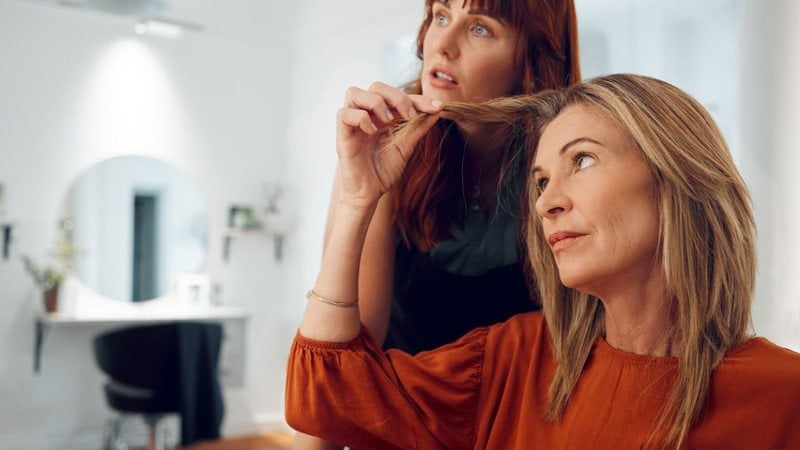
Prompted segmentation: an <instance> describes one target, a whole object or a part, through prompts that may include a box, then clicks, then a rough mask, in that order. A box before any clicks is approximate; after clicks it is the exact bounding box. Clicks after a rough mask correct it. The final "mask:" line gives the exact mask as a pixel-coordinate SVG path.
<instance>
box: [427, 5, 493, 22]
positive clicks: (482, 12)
mask: <svg viewBox="0 0 800 450" xmlns="http://www.w3.org/2000/svg"><path fill="white" fill-rule="evenodd" d="M463 1H464V3H467V1H468V0H463ZM433 3H439V4H440V5H442V6H444V7H445V8H447V9H450V0H435V1H434V2H433ZM467 14H470V15H473V16H486V17H488V18H490V19H494V20H496V21H498V22H500V24H501V25H503V26H506V21H505V20H503V19H502V18H501V17H497V16H495V15H493V14H491V13H489V10H487V9H485V8H470V9H469V10H467Z"/></svg>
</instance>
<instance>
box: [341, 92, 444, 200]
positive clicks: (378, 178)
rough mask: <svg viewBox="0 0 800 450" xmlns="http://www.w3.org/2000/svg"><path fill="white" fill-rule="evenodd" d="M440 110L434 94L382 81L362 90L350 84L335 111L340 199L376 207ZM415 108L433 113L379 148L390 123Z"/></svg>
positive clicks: (410, 115) (412, 113)
mask: <svg viewBox="0 0 800 450" xmlns="http://www.w3.org/2000/svg"><path fill="white" fill-rule="evenodd" d="M441 110H442V102H440V101H438V100H434V99H432V98H430V97H426V96H423V95H408V94H405V93H404V92H402V91H401V90H399V89H397V88H394V87H391V86H389V85H386V84H383V83H373V84H372V86H370V88H369V89H368V90H366V91H365V90H363V89H359V88H355V87H351V88H349V89H348V90H347V93H346V95H345V104H344V106H343V107H342V108H341V109H339V111H338V113H337V117H336V152H337V154H338V155H339V170H340V173H341V182H342V186H341V187H342V191H341V195H340V197H339V201H345V202H348V203H350V204H351V205H352V206H356V207H360V208H371V207H374V206H375V204H376V203H377V201H378V199H379V198H380V196H381V195H383V193H385V192H386V191H388V190H389V188H391V187H392V185H393V184H394V183H395V182H396V181H397V180H398V178H400V175H401V174H402V173H403V170H404V169H405V167H406V163H407V162H408V158H409V157H410V156H411V153H412V152H413V150H414V146H415V144H416V143H417V141H418V140H419V138H420V137H422V136H423V135H424V134H425V133H426V132H427V131H428V130H429V129H430V128H431V127H432V126H433V124H434V123H436V120H437V118H438V116H437V114H438V113H439V112H441ZM419 113H428V114H430V115H431V116H430V117H428V118H427V119H426V120H425V121H424V122H423V124H422V126H420V127H419V128H418V129H417V130H415V131H414V132H413V133H411V134H410V135H409V136H408V138H406V139H404V140H403V141H401V142H400V143H399V144H398V145H396V146H394V147H393V148H383V145H382V144H383V142H384V138H385V137H386V131H387V130H388V129H389V127H391V126H392V125H393V124H394V123H395V122H397V121H399V120H401V119H405V120H410V119H412V118H413V117H415V116H416V115H418V114H419Z"/></svg>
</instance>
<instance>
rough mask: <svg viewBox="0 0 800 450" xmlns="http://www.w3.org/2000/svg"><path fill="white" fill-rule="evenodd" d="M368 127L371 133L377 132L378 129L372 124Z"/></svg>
mask: <svg viewBox="0 0 800 450" xmlns="http://www.w3.org/2000/svg"><path fill="white" fill-rule="evenodd" d="M370 125H372V126H371V127H370V128H372V132H373V133H374V132H376V131H378V127H377V126H376V125H375V124H374V123H370Z"/></svg>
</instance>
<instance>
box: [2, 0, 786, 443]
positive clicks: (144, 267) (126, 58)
mask: <svg viewBox="0 0 800 450" xmlns="http://www.w3.org/2000/svg"><path fill="white" fill-rule="evenodd" d="M422 3H423V2H422V1H421V0H341V1H337V2H331V1H324V0H298V1H291V2H289V1H283V2H279V1H272V0H226V1H220V0H160V1H158V0H140V1H134V0H0V227H2V233H0V239H1V240H2V242H0V249H1V250H2V254H0V307H2V313H0V355H1V356H0V358H1V359H0V361H1V362H0V399H2V401H1V402H0V448H8V449H92V448H100V447H101V445H102V444H101V443H102V435H103V433H104V431H105V430H106V427H107V426H108V425H107V424H108V420H109V417H111V416H112V415H113V412H112V410H111V409H109V407H108V406H107V404H106V401H105V398H104V394H103V390H102V386H103V382H104V380H105V378H106V376H105V375H104V374H103V373H102V372H101V370H100V369H99V368H98V366H97V364H96V362H95V359H94V356H93V353H92V340H93V339H94V337H95V336H97V335H98V333H101V332H103V331H106V330H108V329H112V328H114V327H118V326H121V325H123V324H127V323H131V322H133V323H145V322H151V321H164V320H168V319H169V318H170V317H173V316H174V317H181V318H186V317H196V318H199V319H202V320H220V321H222V322H223V323H224V324H225V330H226V335H225V336H226V337H225V338H224V339H223V343H222V355H221V357H220V358H221V379H222V385H223V388H222V393H223V396H224V400H225V409H226V412H225V419H224V422H223V425H222V434H223V435H224V436H246V435H255V434H261V433H265V432H270V431H276V430H284V429H285V424H284V422H283V382H284V368H285V359H286V356H287V353H288V347H289V343H290V342H291V339H292V337H293V335H294V333H295V330H296V326H297V323H298V322H299V318H300V314H301V312H302V310H303V307H304V304H305V299H304V294H305V292H306V290H307V289H308V288H309V287H310V286H311V285H312V284H313V282H314V279H315V276H316V272H317V267H318V262H319V257H320V249H321V242H322V231H323V226H324V220H325V215H326V210H327V202H328V198H329V194H330V187H331V183H332V178H333V173H334V168H335V163H336V158H335V149H334V131H335V129H334V119H335V114H336V110H337V109H338V108H339V107H340V106H341V103H342V100H343V97H344V92H345V89H346V88H347V87H349V86H360V87H367V86H368V85H369V84H370V83H371V82H373V81H376V80H381V81H384V82H387V83H390V84H395V85H399V84H401V83H403V82H404V81H408V80H410V79H412V78H413V77H414V75H415V74H416V71H417V70H418V69H419V66H418V62H417V59H416V56H415V49H414V40H415V36H416V32H417V28H418V26H419V23H420V21H421V19H422V17H423V11H422ZM576 4H577V9H578V22H579V27H580V47H581V63H582V71H583V75H584V77H585V78H588V77H592V76H597V75H602V74H607V73H613V72H634V73H640V74H646V75H651V76H654V77H657V78H662V79H664V80H666V81H669V82H671V83H673V84H676V85H677V86H679V87H681V88H683V89H684V90H686V91H688V92H689V93H690V94H692V95H693V96H695V97H696V98H697V99H699V100H700V101H701V102H702V103H703V104H704V105H705V106H706V107H707V108H708V109H709V110H710V111H711V113H712V114H713V115H714V117H715V118H716V119H717V121H718V123H719V125H720V127H721V128H722V130H723V133H724V134H725V136H726V139H727V140H728V144H729V146H730V148H731V151H732V152H733V154H734V157H735V159H736V161H737V164H738V165H739V168H740V170H741V171H742V173H743V174H744V176H745V178H746V180H747V182H748V184H749V186H750V188H751V192H752V197H753V202H754V204H755V209H756V213H757V220H758V226H759V267H760V269H759V282H758V293H757V299H756V304H755V310H754V323H755V332H756V334H758V335H761V336H766V337H768V338H770V339H772V340H774V341H775V342H777V343H778V344H780V345H783V346H786V347H789V348H792V349H794V350H800V271H799V270H800V269H798V268H799V267H800V174H798V173H797V172H794V169H796V168H800V151H798V150H797V137H796V132H797V129H798V127H800V86H798V84H797V83H798V81H797V80H800V57H798V56H800V1H798V0H770V1H768V2H764V1H757V0H702V1H699V2H698V1H694V0H602V1H601V0H576ZM137 170H138V171H139V172H137ZM137 174H140V175H137ZM141 174H145V175H141ZM121 199H122V200H121ZM131 200H133V201H132V202H131ZM123 204H124V205H129V204H133V205H134V206H133V207H129V206H127V207H125V208H120V205H123ZM153 236H155V237H153ZM22 256H28V257H29V258H30V260H31V261H34V262H36V264H38V265H39V268H41V267H42V266H43V265H45V264H52V265H54V266H55V267H56V268H59V267H61V268H62V269H63V266H65V265H66V266H69V267H68V268H67V269H65V270H62V272H64V273H65V274H66V275H67V276H66V278H65V279H64V280H60V281H61V282H60V283H59V295H58V300H59V307H58V312H57V313H54V314H47V313H45V312H44V310H43V308H44V307H43V305H42V291H45V290H47V288H48V287H49V286H48V285H47V284H46V283H42V280H39V281H38V282H37V281H36V280H35V279H34V278H33V277H30V276H29V274H31V273H32V272H31V271H30V267H29V270H27V271H26V268H25V266H24V265H23V263H22ZM152 298H155V299H156V300H151V301H145V300H148V299H152ZM187 315H188V316H187ZM37 324H38V325H37ZM37 330H39V331H41V333H39V337H40V339H37V333H36V331H37ZM37 354H38V356H37ZM37 361H38V364H39V367H38V370H34V369H35V367H34V366H35V364H36V363H37ZM170 426H171V427H173V428H174V427H175V423H174V421H173V422H171V423H170ZM143 429H144V425H141V426H140V427H138V428H137V427H136V426H133V425H132V426H130V428H129V429H128V430H127V433H129V435H130V440H131V441H134V442H135V441H137V440H141V439H142V438H141V436H143V433H144V432H143V431H142V430H143ZM172 435H173V437H174V436H175V432H173V433H172Z"/></svg>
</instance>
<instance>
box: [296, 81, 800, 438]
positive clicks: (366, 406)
mask: <svg viewBox="0 0 800 450" xmlns="http://www.w3.org/2000/svg"><path fill="white" fill-rule="evenodd" d="M444 109H445V111H448V112H449V114H452V115H456V116H459V117H460V118H461V119H462V120H467V121H471V122H473V123H475V124H476V125H478V126H481V127H484V129H486V130H489V131H492V132H493V135H495V136H498V138H502V139H503V140H508V141H516V142H517V143H524V142H527V143H528V145H529V147H528V148H530V149H531V150H535V157H534V161H533V167H532V168H531V171H530V174H531V175H530V177H529V182H528V186H529V189H530V195H531V197H530V198H531V202H532V205H531V206H532V208H531V217H530V220H529V225H528V248H529V251H530V258H531V264H532V266H533V270H534V274H535V278H536V279H537V280H538V283H539V290H540V296H541V299H542V301H543V308H544V309H543V312H541V313H527V314H521V315H518V316H515V317H513V318H511V319H509V320H508V321H506V322H504V323H502V324H499V325H494V326H490V327H487V328H480V329H477V330H475V331H473V332H471V333H470V334H468V335H466V336H465V337H463V338H462V339H460V340H459V341H457V342H455V343H453V344H450V345H447V346H444V347H441V348H439V349H436V350H433V351H430V352H423V353H421V354H418V355H417V356H415V357H412V356H410V355H408V354H405V353H402V352H400V351H396V350H390V351H388V352H386V353H383V352H382V351H381V350H380V347H379V346H378V345H377V344H376V343H375V342H374V341H373V340H372V339H371V337H370V336H369V334H368V332H367V331H366V330H365V329H364V328H363V327H362V326H361V325H360V322H359V316H358V306H357V298H358V292H357V286H358V272H359V267H358V263H359V257H360V252H361V249H362V245H363V241H364V233H365V230H366V228H367V227H368V225H369V222H370V218H371V216H372V213H373V211H374V209H375V205H376V203H377V199H378V198H379V197H380V195H381V194H382V193H383V192H385V191H386V190H388V189H389V188H390V187H391V185H392V183H393V182H394V181H395V180H396V179H397V178H398V176H399V174H400V172H401V171H402V168H403V166H404V162H405V161H406V160H407V159H408V158H409V153H410V152H411V151H412V148H413V147H412V145H411V144H412V143H413V142H414V141H415V139H418V137H419V135H420V134H421V133H422V132H423V131H424V130H425V129H426V128H427V127H430V124H431V122H432V121H433V120H435V118H436V116H435V115H434V116H429V117H427V118H420V119H418V120H417V121H415V122H413V123H412V124H411V126H410V127H408V128H407V129H405V130H402V131H401V132H400V133H399V135H398V137H397V139H395V140H394V141H393V142H392V143H391V144H390V145H389V146H387V147H385V148H383V149H381V150H380V151H377V152H374V153H360V152H352V153H351V152H347V151H340V155H339V157H340V167H342V169H343V170H342V174H343V175H344V176H343V179H342V181H343V183H342V187H343V194H342V196H341V197H340V199H339V205H338V208H337V211H336V215H335V217H334V218H333V224H332V228H331V235H330V241H329V244H328V249H327V251H326V254H325V257H324V259H323V263H322V267H321V270H320V274H319V277H318V279H317V283H316V285H315V286H314V289H313V290H311V291H310V293H309V296H308V297H309V299H310V300H309V303H308V306H307V309H306V314H305V316H304V318H303V321H302V322H301V324H300V329H299V332H298V335H297V337H296V340H295V343H294V345H293V348H292V353H291V356H290V361H289V373H288V379H287V411H286V414H287V420H288V422H289V424H290V425H292V426H293V427H294V428H296V429H298V430H301V431H305V432H311V433H313V434H316V435H319V436H322V437H324V438H326V439H329V440H331V441H333V442H338V443H341V444H346V445H352V446H354V447H356V448H370V449H380V448H398V449H461V448H464V449H467V448H474V449H484V448H485V449H535V448H542V449H558V448H581V449H583V448H614V449H639V448H698V449H717V448H718V449H731V448H747V449H793V448H800V427H798V424H799V423H800V355H798V354H797V353H794V352H792V351H789V350H786V349H784V348H781V347H779V346H777V345H775V344H773V343H771V342H769V341H768V340H766V339H764V338H759V337H753V336H752V334H751V333H750V331H749V329H750V306H751V303H752V298H753V285H754V279H755V262H754V261H755V244H754V235H755V227H754V224H753V217H752V212H751V207H750V202H749V199H748V194H747V190H746V188H745V185H744V183H743V181H742V179H741V177H740V175H739V173H738V171H737V170H736V167H735V165H734V163H733V161H732V158H731V156H730V154H729V152H728V150H727V148H726V145H725V143H724V140H723V139H722V137H721V135H720V132H719V130H718V128H717V127H716V125H715V124H714V122H713V120H712V119H711V118H710V116H709V115H708V113H707V112H706V111H705V110H704V109H703V107H702V106H701V105H700V104H699V103H698V102H696V101H695V100H694V99H692V98H691V97H689V96H688V95H687V94H685V93H684V92H682V91H680V90H679V89H677V88H675V87H673V86H671V85H669V84H667V83H664V82H661V81H658V80H654V79H651V78H646V77H641V76H634V75H611V76H607V77H602V78H598V79H595V80H592V81H589V82H586V83H583V84H580V85H577V86H574V87H571V88H568V89H562V90H554V91H548V92H545V93H542V94H540V95H536V96H530V97H516V98H510V99H499V100H495V101H492V102H489V103H485V104H481V105H468V104H448V105H446V106H445V108H444Z"/></svg>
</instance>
